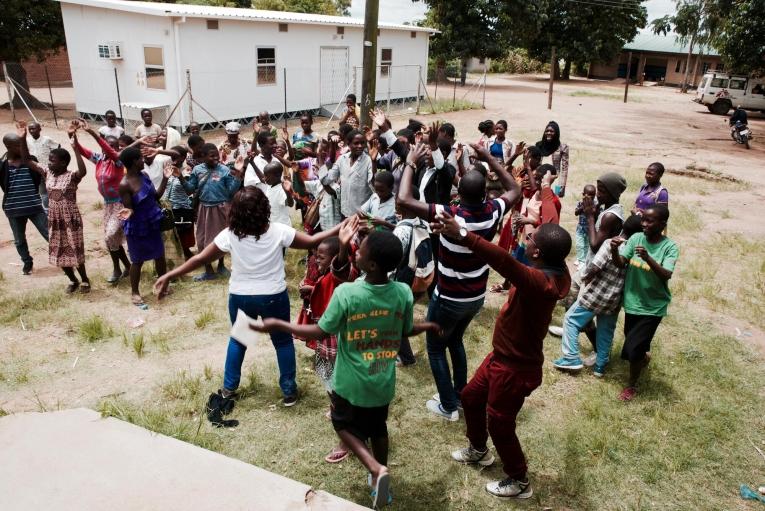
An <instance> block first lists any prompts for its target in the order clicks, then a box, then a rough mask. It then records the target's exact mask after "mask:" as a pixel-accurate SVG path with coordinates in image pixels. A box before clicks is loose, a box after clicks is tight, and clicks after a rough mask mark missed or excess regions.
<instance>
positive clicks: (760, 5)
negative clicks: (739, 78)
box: [712, 0, 765, 75]
mask: <svg viewBox="0 0 765 511" xmlns="http://www.w3.org/2000/svg"><path fill="white" fill-rule="evenodd" d="M714 13H715V14H716V17H717V19H718V20H719V30H718V31H715V32H714V33H713V34H712V45H713V46H714V47H715V49H716V50H717V51H718V52H719V53H720V55H721V56H722V59H723V61H724V62H725V65H726V66H728V67H729V68H730V69H732V70H734V71H735V72H737V73H745V74H750V73H752V74H755V75H763V74H765V14H763V13H765V0H723V1H720V2H718V3H717V4H716V5H715V6H714Z"/></svg>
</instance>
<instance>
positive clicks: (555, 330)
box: [547, 325, 563, 337]
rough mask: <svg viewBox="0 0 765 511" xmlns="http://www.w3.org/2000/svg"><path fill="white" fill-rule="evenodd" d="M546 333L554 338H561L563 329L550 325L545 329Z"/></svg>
mask: <svg viewBox="0 0 765 511" xmlns="http://www.w3.org/2000/svg"><path fill="white" fill-rule="evenodd" d="M547 331H548V332H550V333H551V334H552V335H554V336H555V337H563V328H562V327H559V326H555V325H550V326H549V327H547Z"/></svg>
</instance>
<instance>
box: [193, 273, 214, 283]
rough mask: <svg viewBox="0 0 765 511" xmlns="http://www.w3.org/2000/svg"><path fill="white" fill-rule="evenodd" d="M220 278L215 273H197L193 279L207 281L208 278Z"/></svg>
mask: <svg viewBox="0 0 765 511" xmlns="http://www.w3.org/2000/svg"><path fill="white" fill-rule="evenodd" d="M217 278H218V275H216V274H215V273H202V274H201V275H197V276H196V277H194V278H193V279H192V280H193V281H194V282H205V281H207V280H215V279H217Z"/></svg>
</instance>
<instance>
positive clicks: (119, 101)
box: [114, 67, 125, 128]
mask: <svg viewBox="0 0 765 511" xmlns="http://www.w3.org/2000/svg"><path fill="white" fill-rule="evenodd" d="M114 84H115V85H116V86H117V105H118V106H119V107H120V121H121V122H122V127H123V128H124V127H125V118H124V117H123V116H122V98H120V81H119V80H118V79H117V68H116V67H115V68H114Z"/></svg>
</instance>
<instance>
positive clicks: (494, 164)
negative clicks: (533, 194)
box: [470, 144, 521, 209]
mask: <svg viewBox="0 0 765 511" xmlns="http://www.w3.org/2000/svg"><path fill="white" fill-rule="evenodd" d="M470 147H471V148H472V149H473V151H475V155H476V158H478V159H479V160H481V161H483V162H486V164H487V165H489V169H490V170H491V171H492V172H494V173H495V174H497V177H498V178H499V182H500V183H502V186H503V187H504V189H505V193H503V194H502V195H501V196H500V198H501V199H504V201H505V202H506V203H507V207H508V209H511V208H512V207H513V206H515V203H516V202H518V201H519V200H520V199H521V187H520V185H519V184H518V182H517V181H516V180H515V179H513V176H511V175H510V172H508V171H507V167H505V166H504V165H500V164H499V162H498V161H497V160H495V159H494V158H493V157H492V155H491V154H490V153H489V151H488V150H487V149H486V148H485V147H481V146H480V145H478V144H470Z"/></svg>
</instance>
